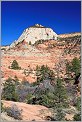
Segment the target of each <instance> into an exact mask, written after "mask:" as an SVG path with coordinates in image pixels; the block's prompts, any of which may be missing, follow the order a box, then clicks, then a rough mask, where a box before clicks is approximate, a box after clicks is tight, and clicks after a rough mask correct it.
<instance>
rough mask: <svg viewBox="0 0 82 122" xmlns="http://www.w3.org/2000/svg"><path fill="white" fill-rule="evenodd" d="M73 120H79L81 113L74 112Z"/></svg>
mask: <svg viewBox="0 0 82 122" xmlns="http://www.w3.org/2000/svg"><path fill="white" fill-rule="evenodd" d="M73 120H74V121H81V113H78V114H75V115H74V117H73Z"/></svg>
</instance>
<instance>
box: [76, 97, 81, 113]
mask: <svg viewBox="0 0 82 122" xmlns="http://www.w3.org/2000/svg"><path fill="white" fill-rule="evenodd" d="M75 106H76V108H77V110H78V111H81V97H78V98H77V100H76V103H75Z"/></svg>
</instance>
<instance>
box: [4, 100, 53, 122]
mask: <svg viewBox="0 0 82 122" xmlns="http://www.w3.org/2000/svg"><path fill="white" fill-rule="evenodd" d="M2 102H3V105H4V107H11V106H12V105H14V104H15V105H17V107H18V108H19V109H22V114H21V115H22V119H23V120H28V121H32V120H36V121H44V120H45V116H51V112H50V111H49V109H48V108H46V107H44V106H41V105H30V104H26V103H20V102H13V101H5V100H2Z"/></svg>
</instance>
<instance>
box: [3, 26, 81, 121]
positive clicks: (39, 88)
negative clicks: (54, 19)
mask: <svg viewBox="0 0 82 122" xmlns="http://www.w3.org/2000/svg"><path fill="white" fill-rule="evenodd" d="M42 34H43V36H42ZM53 36H54V38H53ZM80 52H81V33H72V34H63V35H57V34H56V33H55V32H53V30H52V29H50V28H46V27H44V26H42V25H35V26H32V27H30V28H28V29H26V30H25V31H24V32H23V34H22V35H21V36H20V37H19V39H18V40H17V41H16V42H13V43H12V44H11V45H9V46H3V47H1V81H2V82H1V83H2V84H1V98H2V104H3V106H2V104H1V107H2V113H1V118H2V121H3V120H18V119H19V120H20V121H21V120H29V121H35V120H37V121H44V120H50V121H52V120H55V121H61V120H67V121H72V120H80V119H81V117H80V111H81V110H80V108H81V105H80V104H81V97H80V96H81V91H80V89H81V85H80V83H78V84H75V81H76V82H80V81H81V79H80V60H81V55H80ZM77 86H78V87H77Z"/></svg>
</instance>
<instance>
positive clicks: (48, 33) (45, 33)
mask: <svg viewBox="0 0 82 122" xmlns="http://www.w3.org/2000/svg"><path fill="white" fill-rule="evenodd" d="M57 37H58V35H57V34H56V33H55V32H54V31H53V30H52V29H51V28H47V27H44V26H42V25H39V24H35V25H34V26H31V27H29V28H27V29H26V30H24V31H23V33H22V35H21V36H20V37H19V38H18V40H17V41H14V43H12V44H11V45H10V47H13V46H15V45H16V44H18V42H22V41H23V40H26V42H28V43H29V42H31V44H34V43H35V42H36V41H37V40H41V39H43V40H46V39H55V40H57Z"/></svg>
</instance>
